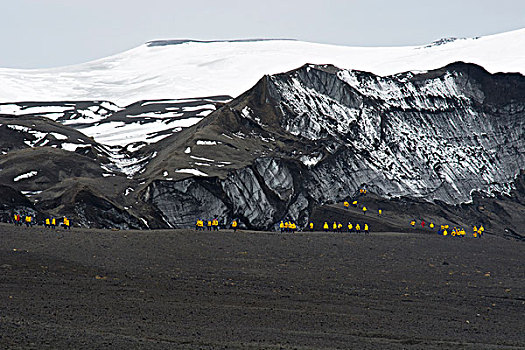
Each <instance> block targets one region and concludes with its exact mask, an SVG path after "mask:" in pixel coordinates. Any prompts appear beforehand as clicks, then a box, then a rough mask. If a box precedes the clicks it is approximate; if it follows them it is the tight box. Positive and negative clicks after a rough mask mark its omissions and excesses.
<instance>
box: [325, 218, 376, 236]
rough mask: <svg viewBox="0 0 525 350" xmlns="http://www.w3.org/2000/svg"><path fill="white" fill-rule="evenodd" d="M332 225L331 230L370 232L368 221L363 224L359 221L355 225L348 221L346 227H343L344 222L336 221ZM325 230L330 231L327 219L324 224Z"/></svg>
mask: <svg viewBox="0 0 525 350" xmlns="http://www.w3.org/2000/svg"><path fill="white" fill-rule="evenodd" d="M331 226H332V230H331V231H332V232H339V233H342V232H355V233H360V232H363V233H370V228H369V227H368V223H366V222H365V223H363V224H362V225H361V224H359V223H356V224H355V225H353V224H352V223H351V222H348V224H347V225H346V227H343V224H342V223H340V222H336V221H334V222H333V224H332V225H331ZM323 231H324V232H328V231H330V225H329V224H328V222H327V221H325V222H324V224H323Z"/></svg>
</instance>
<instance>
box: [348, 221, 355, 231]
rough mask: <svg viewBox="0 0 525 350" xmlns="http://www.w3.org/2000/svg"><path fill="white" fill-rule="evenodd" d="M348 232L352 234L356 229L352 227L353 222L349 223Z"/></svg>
mask: <svg viewBox="0 0 525 350" xmlns="http://www.w3.org/2000/svg"><path fill="white" fill-rule="evenodd" d="M347 227H348V232H352V229H353V228H354V226H352V223H351V222H348V226H347Z"/></svg>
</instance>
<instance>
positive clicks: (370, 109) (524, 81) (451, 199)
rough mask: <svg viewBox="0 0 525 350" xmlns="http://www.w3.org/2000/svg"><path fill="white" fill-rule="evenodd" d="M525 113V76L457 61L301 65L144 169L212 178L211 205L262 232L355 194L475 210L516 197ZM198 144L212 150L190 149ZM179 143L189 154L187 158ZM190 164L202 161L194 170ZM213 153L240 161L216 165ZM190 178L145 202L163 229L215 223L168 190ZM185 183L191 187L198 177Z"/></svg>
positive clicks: (524, 163)
mask: <svg viewBox="0 0 525 350" xmlns="http://www.w3.org/2000/svg"><path fill="white" fill-rule="evenodd" d="M524 113H525V78H524V77H523V76H521V75H519V74H496V75H491V74H489V73H488V72H486V71H485V70H483V69H482V68H481V67H478V66H475V65H471V64H464V63H455V64H451V65H449V66H447V67H444V68H442V69H439V70H436V71H431V72H425V73H421V74H414V73H405V74H399V75H396V76H390V77H379V76H375V75H373V74H370V73H365V72H358V71H345V70H340V69H338V68H335V67H332V66H313V65H306V66H304V67H302V68H300V69H298V70H295V71H292V72H289V73H285V74H279V75H275V76H266V77H264V78H263V79H262V80H261V81H260V82H259V83H258V84H257V85H256V86H255V87H254V88H252V89H251V90H250V91H248V92H246V93H245V94H243V95H241V96H240V97H238V98H237V99H235V100H234V101H232V102H231V103H229V104H227V105H226V106H225V107H223V108H221V109H219V110H218V111H217V112H215V113H213V114H212V115H210V116H209V117H208V118H207V119H206V120H204V121H203V122H202V123H199V124H198V125H197V126H195V127H194V128H190V129H188V130H185V131H184V132H182V133H181V135H177V139H176V140H175V139H167V140H164V142H165V145H166V147H167V150H166V152H165V153H159V157H158V159H157V162H159V163H151V164H150V166H149V168H148V169H147V170H146V172H145V173H146V174H153V173H155V172H156V173H157V174H158V173H159V172H160V170H155V169H157V166H158V164H162V166H163V167H164V168H163V169H167V170H170V169H173V170H175V171H176V170H177V168H181V167H182V166H181V165H184V167H187V166H188V165H189V166H191V167H193V168H196V169H199V170H200V171H202V172H205V173H206V174H208V175H209V176H214V177H215V180H213V181H214V182H216V183H217V186H216V187H220V189H215V194H214V197H213V200H211V199H210V208H221V209H220V212H221V213H229V214H230V217H229V218H230V219H231V218H234V217H239V218H242V221H243V222H244V223H245V224H246V225H247V226H248V227H251V228H259V229H263V228H264V229H267V228H271V227H273V226H274V225H275V224H276V223H277V222H278V221H279V220H281V219H283V218H290V219H293V220H298V221H299V222H300V223H301V224H303V225H304V224H305V223H306V220H307V219H308V217H309V216H310V215H311V214H312V210H313V208H315V207H316V206H319V205H323V204H325V203H336V202H339V201H342V200H343V199H345V198H349V197H350V196H351V195H352V194H353V193H355V191H356V190H357V189H359V188H362V187H366V188H368V190H369V191H372V192H374V193H376V194H378V195H379V196H381V197H384V198H387V199H388V198H396V197H412V198H415V199H418V200H422V201H424V202H428V203H431V204H432V203H434V205H437V206H444V207H447V206H452V207H454V206H457V205H459V204H461V203H473V201H474V197H473V193H478V197H479V198H491V197H494V196H496V195H501V196H509V195H510V194H511V192H512V191H513V190H514V192H520V187H519V186H518V188H516V185H515V183H514V180H515V179H516V176H517V174H518V173H519V172H520V170H521V169H524V168H525V151H524V150H525V144H524V143H525V115H524ZM202 139H205V140H212V141H213V142H215V143H216V146H213V147H212V146H206V147H196V145H199V140H202ZM188 147H190V148H191V149H192V153H191V154H187V155H185V154H184V149H188ZM191 156H197V157H198V158H204V159H207V160H208V163H207V164H202V163H201V164H196V162H192V161H191V159H190V160H188V158H189V157H191ZM218 157H221V158H222V159H232V160H237V159H239V160H240V161H238V162H233V163H232V164H231V165H227V166H223V167H219V166H218V159H217V158H218ZM160 162H162V163H160ZM188 176H189V175H186V176H183V175H180V174H177V175H176V176H174V181H175V184H171V183H168V182H162V183H155V185H154V186H155V195H154V196H152V197H148V200H151V201H152V203H154V204H155V205H157V207H158V208H159V209H160V210H161V211H162V212H163V214H164V216H165V217H166V220H167V221H168V222H170V224H171V225H175V226H177V225H179V224H183V223H184V224H186V223H187V222H192V221H193V220H189V218H188V217H191V216H192V213H193V217H194V218H195V217H211V216H214V215H218V214H216V213H218V212H217V211H216V210H215V209H213V210H215V211H211V210H208V201H207V200H206V199H205V198H208V197H206V195H202V193H198V192H191V191H190V192H185V196H184V197H180V196H172V193H171V192H170V191H167V190H166V189H167V188H173V187H177V186H178V187H181V186H182V185H177V184H176V183H177V181H180V180H179V179H181V178H187V177H188ZM183 181H184V186H183V187H185V188H192V186H196V187H198V185H197V183H199V181H201V178H199V177H192V178H191V179H184V180H183ZM192 184H195V185H192ZM152 186H153V185H152ZM196 187H195V188H196ZM150 190H151V189H150ZM516 190H517V191H516ZM150 192H151V191H150ZM163 193H166V195H163ZM188 196H189V197H188ZM520 196H521V197H520V198H522V197H523V195H521V194H520ZM478 197H476V198H478ZM158 203H162V204H158ZM203 203H205V204H204V205H203ZM520 203H522V202H520ZM179 207H185V208H189V207H192V208H193V209H192V210H189V211H188V210H186V211H185V214H184V215H185V217H187V219H185V220H183V221H178V220H179V218H178V216H177V215H176V214H174V213H175V211H176V210H175V209H174V208H179ZM168 208H170V209H168ZM225 208H227V209H225ZM464 214H465V215H468V214H467V212H464ZM483 218H484V221H488V222H490V220H489V219H488V218H487V217H486V216H482V217H476V218H472V220H471V221H472V222H474V220H481V219H483ZM444 219H445V218H443V220H444ZM465 219H467V218H465ZM502 220H503V219H502ZM503 221H505V220H503ZM503 221H502V222H503ZM502 222H501V223H502ZM465 223H467V224H471V222H470V221H469V220H465ZM489 225H490V224H489ZM493 229H494V230H496V231H498V230H499V231H502V230H503V228H502V227H501V226H500V225H497V226H496V225H494V227H493Z"/></svg>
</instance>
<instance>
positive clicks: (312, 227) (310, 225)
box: [308, 221, 314, 232]
mask: <svg viewBox="0 0 525 350" xmlns="http://www.w3.org/2000/svg"><path fill="white" fill-rule="evenodd" d="M308 226H309V228H310V232H314V223H313V222H311V221H310V223H309V224H308Z"/></svg>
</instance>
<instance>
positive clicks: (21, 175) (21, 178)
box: [13, 170, 38, 182]
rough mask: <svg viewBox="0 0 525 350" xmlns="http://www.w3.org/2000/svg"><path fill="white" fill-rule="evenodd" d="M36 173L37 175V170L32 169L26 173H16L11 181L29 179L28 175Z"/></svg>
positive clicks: (31, 175)
mask: <svg viewBox="0 0 525 350" xmlns="http://www.w3.org/2000/svg"><path fill="white" fill-rule="evenodd" d="M36 175H38V171H36V170H32V171H30V172H28V173H25V174H20V175H18V176H17V177H15V178H14V179H13V181H14V182H18V181H20V180H24V179H29V178H30V177H33V176H36Z"/></svg>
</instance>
